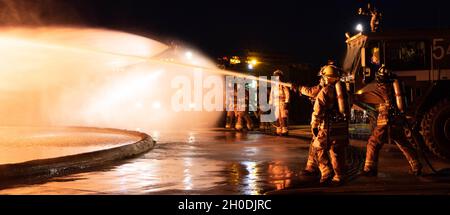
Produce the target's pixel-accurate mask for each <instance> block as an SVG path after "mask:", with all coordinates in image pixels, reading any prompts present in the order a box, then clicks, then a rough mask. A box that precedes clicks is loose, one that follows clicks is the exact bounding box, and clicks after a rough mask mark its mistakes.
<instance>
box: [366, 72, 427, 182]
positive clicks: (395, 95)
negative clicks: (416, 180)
mask: <svg viewBox="0 0 450 215" xmlns="http://www.w3.org/2000/svg"><path fill="white" fill-rule="evenodd" d="M376 79H377V88H376V89H375V91H372V92H370V93H371V94H372V96H377V97H379V101H384V102H382V103H379V104H376V105H377V108H378V118H377V126H376V128H375V129H374V130H373V132H372V135H371V136H370V138H369V141H368V143H367V152H366V162H365V165H364V170H363V172H362V173H361V175H363V176H376V175H377V173H378V168H377V167H378V155H379V152H380V149H381V147H382V146H383V144H384V143H386V142H388V141H390V140H393V141H394V142H395V144H396V145H397V146H398V148H399V149H400V151H401V152H402V153H403V155H404V156H405V157H406V160H407V161H408V163H409V165H410V173H412V174H414V175H420V174H421V173H422V165H421V163H420V161H419V160H418V155H417V152H416V151H415V150H414V148H413V147H412V144H411V143H410V142H409V141H408V139H407V137H406V134H405V123H406V122H405V120H406V118H405V116H404V113H403V111H404V110H403V108H404V107H403V101H402V95H401V90H400V86H399V83H398V81H397V80H396V79H395V78H394V77H393V75H392V74H390V72H389V71H388V70H387V69H386V68H385V67H384V66H382V67H381V68H380V69H379V70H378V72H377V77H376Z"/></svg>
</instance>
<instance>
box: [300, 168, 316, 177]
mask: <svg viewBox="0 0 450 215" xmlns="http://www.w3.org/2000/svg"><path fill="white" fill-rule="evenodd" d="M300 176H304V177H315V176H319V171H317V170H314V169H308V168H305V169H304V170H302V171H300Z"/></svg>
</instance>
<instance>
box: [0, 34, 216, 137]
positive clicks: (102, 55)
mask: <svg viewBox="0 0 450 215" xmlns="http://www.w3.org/2000/svg"><path fill="white" fill-rule="evenodd" d="M0 53H2V54H1V57H0V125H1V126H10V125H39V126H41V125H44V126H94V127H113V128H121V129H133V130H135V129H139V130H143V131H150V130H153V129H161V128H169V129H170V128H181V127H185V128H192V127H207V126H213V125H215V124H216V123H217V120H218V119H219V117H220V115H221V112H205V111H197V112H175V111H173V110H172V108H171V98H172V96H173V95H174V94H175V92H176V90H177V89H172V88H171V87H170V86H171V81H172V80H173V79H174V78H176V77H180V76H181V77H187V78H188V79H189V80H193V77H194V74H195V73H196V72H198V71H199V69H198V67H197V66H201V67H210V68H212V67H214V64H213V63H212V62H210V61H209V60H208V59H206V58H205V57H202V56H201V55H199V54H197V53H196V52H195V51H189V52H187V51H185V49H184V48H182V47H179V48H178V49H176V50H174V49H170V48H169V47H168V46H166V45H165V44H162V43H160V42H158V41H155V40H151V39H148V38H144V37H140V36H137V35H132V34H128V33H123V32H116V31H109V30H101V29H90V28H73V27H71V28H68V27H40V28H23V27H20V28H19V27H9V28H1V29H0ZM186 53H189V55H186ZM177 62H182V63H184V64H195V65H196V66H192V67H190V66H179V65H178V64H177ZM211 75H212V74H207V73H205V74H204V76H205V77H207V76H211Z"/></svg>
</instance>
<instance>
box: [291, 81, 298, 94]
mask: <svg viewBox="0 0 450 215" xmlns="http://www.w3.org/2000/svg"><path fill="white" fill-rule="evenodd" d="M298 87H299V85H298V84H296V83H291V90H292V91H294V92H295V93H297V92H298Z"/></svg>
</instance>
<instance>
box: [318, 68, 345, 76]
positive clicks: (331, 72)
mask: <svg viewBox="0 0 450 215" xmlns="http://www.w3.org/2000/svg"><path fill="white" fill-rule="evenodd" d="M320 73H321V75H322V76H325V77H329V78H339V77H340V74H339V69H338V68H337V67H336V66H333V65H327V66H324V67H322V70H321V72H320Z"/></svg>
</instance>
